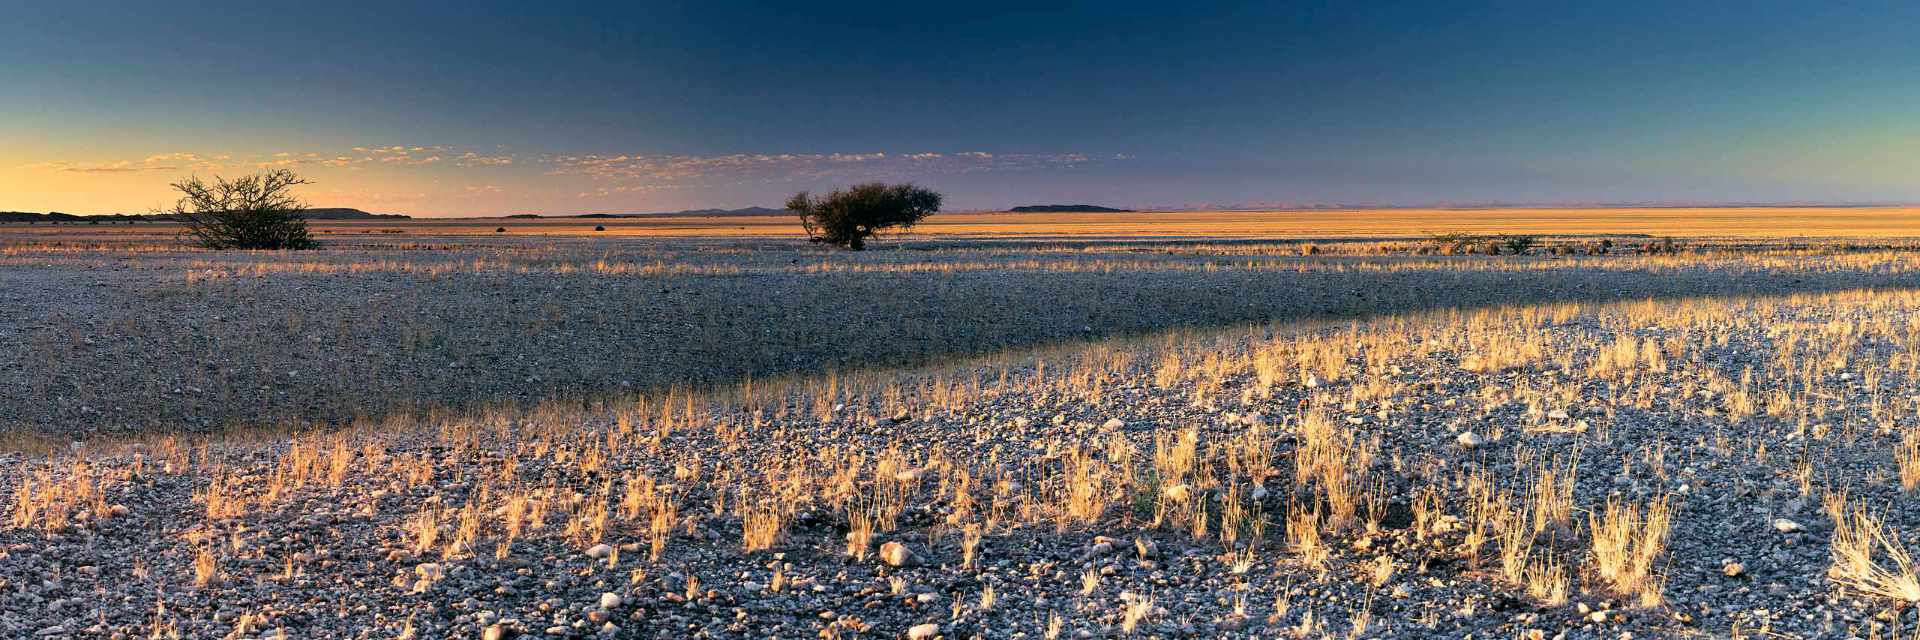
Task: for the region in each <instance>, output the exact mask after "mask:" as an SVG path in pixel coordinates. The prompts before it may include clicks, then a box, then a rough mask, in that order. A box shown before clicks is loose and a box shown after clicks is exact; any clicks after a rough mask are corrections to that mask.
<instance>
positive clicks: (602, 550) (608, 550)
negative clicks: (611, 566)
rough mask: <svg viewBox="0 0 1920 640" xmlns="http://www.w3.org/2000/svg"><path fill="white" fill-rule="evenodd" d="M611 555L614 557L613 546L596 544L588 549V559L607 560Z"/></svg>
mask: <svg viewBox="0 0 1920 640" xmlns="http://www.w3.org/2000/svg"><path fill="white" fill-rule="evenodd" d="M609 555H613V547H612V546H611V545H607V544H596V545H593V546H591V547H588V548H587V557H589V558H605V557H607V556H609Z"/></svg>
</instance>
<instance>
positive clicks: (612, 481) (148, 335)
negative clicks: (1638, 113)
mask: <svg viewBox="0 0 1920 640" xmlns="http://www.w3.org/2000/svg"><path fill="white" fill-rule="evenodd" d="M596 225H602V226H605V227H606V228H607V230H606V231H594V230H593V227H594V226H596ZM496 228H505V229H506V231H504V232H496V231H495V229H496ZM316 229H317V230H318V231H320V232H321V233H319V234H318V235H319V237H320V239H321V240H322V241H323V243H324V245H325V246H324V247H323V248H321V249H319V250H315V251H303V252H208V251H200V250H194V249H189V248H187V247H185V246H184V245H182V244H180V243H178V242H177V241H176V240H175V239H174V238H173V236H172V233H173V232H172V231H170V230H169V228H168V227H166V226H164V225H144V224H143V225H131V226H129V225H58V226H54V225H44V224H43V225H32V226H28V225H0V345H4V346H5V348H4V349H0V441H4V443H5V450H4V453H0V517H3V518H4V519H0V637H60V638H64V637H107V638H116V637H117V638H135V637H138V638H152V637H161V638H166V637H183V638H205V637H221V638H262V637H290V638H291V637H366V638H391V637H409V638H460V637H482V638H508V637H539V638H575V637H658V638H685V637H743V638H744V637H754V638H764V637H782V638H789V637H907V638H915V639H918V640H925V639H929V638H935V637H946V638H971V637H985V638H1088V637H1127V636H1138V637H1249V638H1252V637H1259V638H1267V637H1307V638H1319V637H1332V636H1344V637H1408V638H1415V637H1418V638H1425V637H1459V638H1467V637H1472V638H1487V637H1499V638H1514V637H1518V638H1551V637H1568V638H1588V637H1607V638H1614V637H1622V636H1624V635H1629V634H1630V635H1632V636H1634V637H1703V638H1717V637H1752V638H1761V637H1860V638H1867V637H1893V636H1895V635H1906V634H1912V633H1915V632H1916V630H1917V629H1920V619H1916V609H1915V608H1914V607H1913V606H1912V605H1914V604H1917V603H1920V578H1917V577H1916V576H1915V569H1914V566H1913V564H1912V561H1911V559H1910V555H1909V551H1908V549H1910V548H1911V545H1912V544H1913V543H1914V542H1915V540H1914V536H1915V535H1916V534H1920V508H1916V507H1915V506H1914V502H1913V500H1912V499H1911V496H1912V492H1913V491H1915V490H1916V489H1920V386H1916V385H1920V254H1917V253H1915V252H1914V251H1913V250H1912V247H1913V246H1914V245H1913V239H1914V238H1916V237H1920V216H1916V211H1915V210H1911V209H1882V208H1858V209H1785V208H1783V209H1630V210H1605V211H1601V210H1566V211H1559V210H1556V211H1533V210H1472V211H1445V210H1420V211H1413V210H1383V211H1302V212H1204V213H1190V212H1180V213H1172V212H1168V213H1157V212H1156V213H1140V214H1042V215H1031V214H943V215H938V216H935V217H933V218H931V219H930V220H929V221H928V222H927V223H925V224H923V225H921V226H920V227H919V228H918V229H916V230H915V232H914V233H912V234H911V235H906V236H893V237H887V238H883V239H881V240H880V241H877V242H875V243H874V245H873V248H872V249H871V250H869V251H865V252H858V253H854V252H839V251H832V250H828V249H825V248H822V247H819V246H816V245H810V244H808V243H806V242H805V241H804V239H803V238H801V237H800V236H799V233H798V230H797V226H796V225H794V224H793V221H791V220H788V219H786V218H723V219H668V218H648V219H622V220H604V219H595V220H556V219H541V220H509V221H500V220H455V221H430V220H421V221H402V222H387V221H383V222H367V223H320V224H316ZM1469 236H1482V237H1469Z"/></svg>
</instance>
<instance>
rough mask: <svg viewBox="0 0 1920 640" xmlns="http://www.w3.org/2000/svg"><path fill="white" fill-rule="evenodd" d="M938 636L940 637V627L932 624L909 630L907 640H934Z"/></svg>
mask: <svg viewBox="0 0 1920 640" xmlns="http://www.w3.org/2000/svg"><path fill="white" fill-rule="evenodd" d="M937 635H940V625H937V624H934V623H931V622H929V623H926V624H921V625H914V627H913V628H911V629H908V630H907V640H932V638H933V637H934V636H937Z"/></svg>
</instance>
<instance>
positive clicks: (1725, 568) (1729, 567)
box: [1720, 560, 1747, 578]
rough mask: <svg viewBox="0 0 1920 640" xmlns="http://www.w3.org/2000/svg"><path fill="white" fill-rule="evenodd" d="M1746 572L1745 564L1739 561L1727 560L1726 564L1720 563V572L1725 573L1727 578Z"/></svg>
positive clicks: (1736, 576)
mask: <svg viewBox="0 0 1920 640" xmlns="http://www.w3.org/2000/svg"><path fill="white" fill-rule="evenodd" d="M1746 572H1747V566H1746V565H1743V564H1740V563H1739V562H1736V561H1733V560H1728V561H1727V563H1726V564H1723V565H1720V573H1724V574H1726V575H1727V577H1729V578H1738V577H1740V576H1741V575H1742V574H1745V573H1746Z"/></svg>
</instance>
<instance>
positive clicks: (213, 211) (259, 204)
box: [172, 169, 320, 249]
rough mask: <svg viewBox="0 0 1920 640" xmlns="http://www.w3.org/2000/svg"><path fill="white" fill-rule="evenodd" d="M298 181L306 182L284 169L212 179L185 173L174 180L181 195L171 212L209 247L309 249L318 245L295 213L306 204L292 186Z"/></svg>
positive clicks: (204, 245)
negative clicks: (294, 192) (180, 179)
mask: <svg viewBox="0 0 1920 640" xmlns="http://www.w3.org/2000/svg"><path fill="white" fill-rule="evenodd" d="M303 184H310V183H309V182H307V181H306V180H302V179H300V176H298V175H295V174H294V173H293V172H292V171H288V170H286V169H278V170H274V171H270V172H267V173H262V174H257V175H249V176H242V177H239V178H234V179H232V180H228V179H226V178H222V177H219V176H214V178H213V183H212V184H208V183H206V182H203V181H201V180H200V178H199V177H197V176H195V177H190V178H187V179H186V180H183V181H180V182H176V183H173V188H174V190H176V191H179V192H180V194H181V195H180V200H179V201H178V202H176V203H174V205H173V211H172V213H173V215H174V216H175V217H177V218H179V219H180V222H181V223H182V224H184V225H186V227H187V228H186V232H185V233H186V235H188V236H190V237H192V238H193V242H194V244H198V245H200V246H202V247H205V248H208V249H314V248H317V247H319V246H320V245H319V243H317V242H314V241H313V239H312V238H311V237H308V235H307V221H306V220H303V219H301V217H300V213H301V212H303V211H306V209H307V205H306V204H305V203H303V202H301V201H300V199H299V198H296V197H294V195H293V191H292V190H293V187H295V186H297V185H303Z"/></svg>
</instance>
